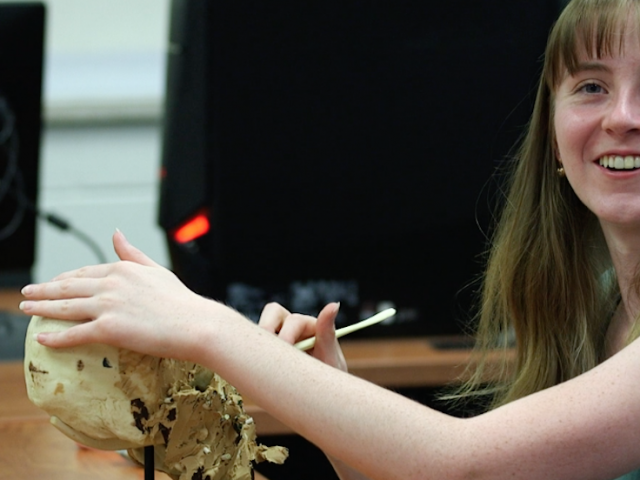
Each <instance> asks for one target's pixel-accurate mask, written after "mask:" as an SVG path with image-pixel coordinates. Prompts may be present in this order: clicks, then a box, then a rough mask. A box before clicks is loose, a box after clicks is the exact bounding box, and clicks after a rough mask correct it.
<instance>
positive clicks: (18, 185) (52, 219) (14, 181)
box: [0, 95, 107, 263]
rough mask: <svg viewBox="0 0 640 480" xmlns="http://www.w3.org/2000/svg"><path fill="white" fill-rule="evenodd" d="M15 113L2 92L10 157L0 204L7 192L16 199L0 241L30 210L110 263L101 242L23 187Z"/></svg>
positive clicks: (4, 140) (4, 145) (2, 141)
mask: <svg viewBox="0 0 640 480" xmlns="http://www.w3.org/2000/svg"><path fill="white" fill-rule="evenodd" d="M15 123H16V122H15V115H14V114H13V111H12V110H11V108H10V107H9V103H8V102H7V100H6V99H5V98H4V97H3V96H2V95H0V152H2V153H3V154H4V156H5V158H6V159H7V166H6V169H5V171H4V173H3V174H2V176H0V205H1V204H2V202H3V200H4V199H5V197H7V195H11V197H13V198H14V200H15V201H16V208H15V211H14V213H13V216H12V217H11V219H10V220H9V222H8V223H7V224H6V225H4V226H2V227H0V241H2V240H5V239H6V238H9V237H10V236H11V235H13V234H14V233H15V232H16V231H17V230H18V228H19V227H20V225H21V224H22V221H23V219H24V216H25V213H26V212H27V210H29V211H31V212H32V213H33V214H34V215H35V216H36V218H39V219H42V220H44V221H46V222H47V223H49V225H52V226H54V227H56V228H58V229H59V230H62V231H65V232H68V233H70V234H71V235H73V236H75V237H76V238H77V239H79V240H80V241H81V242H82V243H84V244H85V245H87V246H88V247H89V249H90V250H91V251H92V252H93V253H94V255H95V256H96V257H97V258H98V261H99V263H107V257H106V256H105V254H104V252H103V251H102V249H101V248H100V246H99V245H98V244H97V243H96V242H95V241H94V240H93V239H92V238H91V237H90V236H89V235H87V234H86V233H84V232H83V231H81V230H78V229H77V228H75V227H73V225H71V223H70V222H69V221H68V220H65V219H64V218H62V217H59V216H58V215H55V214H53V213H49V212H44V211H42V210H40V209H39V208H37V206H36V205H35V203H34V202H33V201H32V200H31V199H30V198H29V197H27V195H26V193H25V191H24V178H23V176H22V172H21V171H20V167H19V165H18V151H19V142H18V134H17V132H16V129H15Z"/></svg>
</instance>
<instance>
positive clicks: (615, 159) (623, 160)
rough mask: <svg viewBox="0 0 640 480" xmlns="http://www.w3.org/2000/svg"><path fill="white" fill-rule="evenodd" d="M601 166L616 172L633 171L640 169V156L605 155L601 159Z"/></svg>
mask: <svg viewBox="0 0 640 480" xmlns="http://www.w3.org/2000/svg"><path fill="white" fill-rule="evenodd" d="M600 166H602V167H607V168H611V169H614V170H633V169H634V168H640V156H632V155H627V156H626V157H623V156H620V155H605V156H604V157H602V158H601V159H600Z"/></svg>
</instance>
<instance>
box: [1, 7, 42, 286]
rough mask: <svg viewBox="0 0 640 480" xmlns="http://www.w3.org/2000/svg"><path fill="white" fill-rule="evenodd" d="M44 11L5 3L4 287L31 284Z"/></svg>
mask: <svg viewBox="0 0 640 480" xmlns="http://www.w3.org/2000/svg"><path fill="white" fill-rule="evenodd" d="M44 24H45V8H44V5H43V4H42V3H35V2H22V3H0V45H2V47H1V48H0V288H3V287H11V288H14V287H20V286H23V285H24V284H26V283H28V282H30V281H31V268H32V267H33V263H34V260H35V236H36V235H35V230H36V216H35V209H34V207H35V205H36V203H37V196H38V172H39V158H40V130H41V111H42V106H41V100H42V63H43V49H44V45H43V44H44V26H45V25H44Z"/></svg>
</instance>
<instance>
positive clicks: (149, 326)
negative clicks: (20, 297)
mask: <svg viewBox="0 0 640 480" xmlns="http://www.w3.org/2000/svg"><path fill="white" fill-rule="evenodd" d="M505 81H508V79H505ZM639 167H640V0H573V1H572V2H571V3H570V4H569V5H568V6H567V8H566V9H565V11H564V12H563V14H562V15H561V17H560V19H559V20H558V23H557V25H556V26H555V28H554V30H553V32H552V33H551V36H550V40H549V44H548V48H547V52H546V58H545V66H544V72H543V76H542V80H541V83H540V87H539V92H538V98H537V102H536V106H535V110H534V112H533V116H532V120H531V123H530V125H529V131H528V134H527V136H526V138H525V139H524V141H523V144H522V147H521V149H520V152H519V155H518V158H517V161H516V162H515V163H514V173H513V176H512V181H511V185H510V190H509V193H508V196H507V199H506V202H505V205H506V207H505V210H504V213H503V215H502V218H501V220H500V225H499V227H498V229H497V231H496V235H495V238H494V245H493V249H492V252H491V255H490V258H489V263H488V267H487V271H486V275H485V279H484V280H485V283H484V291H483V301H482V305H481V313H480V323H479V331H478V336H479V348H481V349H486V348H491V347H494V346H496V345H499V344H501V343H504V342H502V341H501V338H502V336H503V335H504V333H505V332H506V331H507V330H508V329H513V331H515V334H516V341H517V351H518V355H517V360H516V363H515V368H513V369H511V370H508V369H505V374H504V382H503V383H502V384H501V385H499V386H497V387H496V388H494V389H491V390H481V389H480V386H479V385H480V382H479V381H478V379H479V378H481V373H482V372H481V370H482V369H480V371H479V373H478V376H476V377H473V378H472V379H471V381H470V382H469V384H468V385H467V386H466V387H465V388H464V389H463V390H462V391H461V393H460V395H462V396H473V395H480V394H484V393H487V394H491V397H492V398H493V399H494V400H493V405H492V407H493V408H491V409H490V410H489V411H487V412H486V413H483V414H481V415H477V416H475V417H472V418H465V419H460V418H453V417H449V416H447V415H444V414H442V413H439V412H436V411H433V410H430V409H428V408H427V407H424V406H422V405H419V404H417V403H415V402H412V401H410V400H408V399H406V398H403V397H401V396H398V395H396V394H394V393H392V392H390V391H387V390H384V389H382V388H379V387H376V386H374V385H372V384H370V383H367V382H365V381H363V380H361V379H358V378H355V377H352V376H350V375H349V374H348V373H346V372H345V371H343V369H344V360H343V359H342V357H341V353H340V349H339V347H338V346H337V343H336V341H335V338H334V336H333V324H332V322H333V319H334V318H335V313H336V306H335V305H329V306H327V307H326V308H325V310H323V311H322V312H321V314H320V315H319V317H318V319H317V321H316V319H312V318H309V317H302V316H297V315H290V314H289V312H287V311H286V310H284V309H283V308H282V307H280V306H278V305H269V306H267V307H266V309H265V312H264V314H263V318H262V320H261V324H262V325H263V327H264V328H261V327H260V326H256V325H255V324H253V323H251V322H250V321H247V320H246V319H244V318H243V317H242V316H241V315H240V314H238V313H237V312H235V311H233V310H231V309H229V308H227V307H226V306H224V305H221V304H220V303H217V302H214V301H212V300H208V299H205V298H202V297H199V296H198V295H196V294H194V293H193V292H191V291H189V290H188V289H187V288H186V287H185V286H184V285H182V284H181V283H180V282H179V281H178V280H177V279H176V277H175V276H174V275H173V274H171V273H170V272H169V271H167V270H166V269H164V268H162V267H160V266H159V265H157V264H155V263H154V262H153V261H151V260H150V259H149V258H147V257H146V256H145V255H144V254H143V253H142V252H140V251H138V250H136V249H135V248H134V247H133V246H131V245H130V244H129V243H127V241H126V240H125V238H124V236H123V235H122V234H121V233H119V232H117V233H116V234H115V235H114V246H115V249H116V252H117V253H118V255H119V257H120V258H121V259H122V261H121V262H118V263H114V264H109V265H98V266H91V267H85V268H82V269H80V270H77V271H73V272H68V273H65V274H62V275H60V276H59V277H57V278H55V279H54V280H53V281H51V282H48V283H44V284H40V285H30V286H27V287H25V289H24V292H23V293H24V295H25V297H26V300H25V301H24V302H23V303H22V304H21V308H22V309H23V310H24V312H26V313H28V314H37V315H43V316H48V317H54V318H61V319H67V320H70V321H77V322H79V323H78V324H77V325H74V326H72V327H71V328H69V329H68V330H67V331H65V332H62V333H55V334H54V333H52V334H41V335H40V336H39V337H38V341H40V342H41V343H42V344H44V345H47V346H49V347H52V348H60V347H68V346H73V345H78V344H83V343H107V344H111V345H115V346H118V347H122V348H127V349H132V350H136V351H140V352H143V353H146V354H150V355H156V356H163V357H173V358H178V359H184V360H190V361H194V362H198V363H201V364H203V365H205V366H206V367H208V368H211V369H212V370H215V371H217V372H218V373H220V375H221V376H222V377H224V378H225V379H227V380H228V381H230V382H231V383H232V384H234V385H235V386H236V387H238V389H239V390H240V391H241V392H243V393H246V394H247V395H248V396H250V397H251V398H252V399H254V400H255V401H256V402H258V403H259V404H260V405H261V406H262V407H263V408H264V409H266V410H267V411H269V412H270V413H271V414H272V415H274V416H275V417H277V418H278V419H280V420H281V421H283V422H284V423H286V424H288V425H289V426H291V427H292V428H293V429H294V430H295V431H297V432H299V433H300V434H301V435H303V436H305V437H306V438H308V439H309V440H311V441H312V442H314V443H315V444H317V445H318V446H320V448H322V449H323V450H324V451H325V452H326V453H327V454H328V455H329V457H330V458H331V459H332V460H333V461H334V465H336V468H337V470H338V472H339V473H340V475H342V477H343V478H345V479H346V478H371V479H391V478H399V479H403V480H407V479H427V478H434V479H443V478H446V479H457V478H478V479H480V478H487V479H492V480H495V479H501V478H510V479H513V478H523V479H525V478H526V479H536V480H539V479H543V478H545V479H546V478H554V479H573V478H575V479H611V478H616V477H619V476H621V475H623V474H625V473H627V472H632V471H633V470H636V469H639V468H640V448H638V445H640V342H639V341H634V340H633V339H634V338H635V337H636V336H637V330H638V328H639V327H638V325H639V324H640V322H638V321H637V319H638V316H639V314H640V311H639V310H640V299H639V291H640V269H639V266H640V168H639ZM271 332H279V337H280V339H279V338H278V337H277V336H275V335H273V334H272V333H271ZM313 334H317V335H318V336H319V342H318V345H317V347H316V348H315V349H314V356H315V357H316V358H313V357H312V356H309V355H305V354H302V353H301V352H299V351H297V350H296V349H295V348H292V347H291V346H290V345H289V344H288V343H287V342H289V343H290V342H293V341H296V340H299V339H300V338H303V337H307V336H310V335H313ZM281 339H285V340H287V342H284V341H282V340H281ZM318 359H320V360H322V362H321V361H318ZM333 367H342V368H333ZM358 472H360V473H358ZM632 475H633V474H629V476H627V477H625V478H633V477H632ZM638 478H640V477H638Z"/></svg>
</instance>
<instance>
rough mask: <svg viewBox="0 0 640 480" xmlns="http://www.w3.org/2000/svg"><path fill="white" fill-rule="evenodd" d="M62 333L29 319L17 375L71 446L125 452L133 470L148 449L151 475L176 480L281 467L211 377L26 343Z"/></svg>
mask: <svg viewBox="0 0 640 480" xmlns="http://www.w3.org/2000/svg"><path fill="white" fill-rule="evenodd" d="M68 327H69V323H68V322H65V321H60V320H52V319H43V318H41V317H33V318H32V319H31V322H30V324H29V328H28V330H27V336H26V341H25V362H24V365H25V380H26V384H27V393H28V395H29V398H30V399H31V401H32V402H33V403H35V404H36V405H37V406H39V407H40V408H42V409H43V410H45V411H46V412H47V413H49V415H51V417H52V423H53V424H54V425H55V426H56V427H57V428H58V429H59V430H60V431H62V432H63V433H65V434H66V435H67V436H68V437H70V438H72V439H73V440H74V441H76V442H78V443H82V444H85V445H87V446H90V447H93V448H99V449H103V450H121V449H125V448H126V449H129V453H130V456H131V457H132V458H134V459H135V460H137V461H139V462H140V463H142V462H143V459H144V447H145V446H148V445H155V453H156V458H155V462H156V464H155V468H156V469H158V470H162V471H164V472H167V473H168V474H169V475H170V476H171V477H173V478H175V479H177V478H178V477H180V476H181V475H184V474H185V473H187V474H188V475H187V477H186V478H192V477H193V476H194V475H195V476H196V477H194V478H198V475H199V476H200V477H201V478H206V477H207V476H209V477H210V478H214V477H218V476H219V475H221V473H224V474H223V475H222V476H221V477H219V478H229V479H234V480H240V479H245V478H246V479H250V478H251V468H252V467H251V464H252V462H259V461H265V460H266V461H270V462H274V463H282V462H284V460H285V459H286V457H287V454H288V453H287V451H286V449H285V448H283V447H265V446H263V445H258V444H257V443H256V441H255V439H256V432H255V424H254V422H253V419H252V418H251V417H250V416H249V415H247V414H246V413H245V412H244V410H243V408H242V397H241V396H240V394H238V392H237V391H236V389H235V388H234V387H233V386H231V385H229V384H228V383H227V382H225V381H224V380H223V379H221V378H220V377H219V376H218V375H216V374H215V373H213V372H211V371H209V370H206V369H204V368H203V367H201V366H199V365H196V364H192V363H187V362H178V361H175V360H171V359H162V358H157V357H151V356H148V355H141V354H138V353H135V352H131V351H126V350H120V349H116V348H114V347H110V346H107V345H96V344H93V345H85V346H81V347H73V348H67V349H50V348H47V347H44V346H42V345H40V344H39V343H38V342H37V341H36V340H35V339H34V334H36V333H39V332H44V331H49V332H51V331H60V330H64V329H66V328H68ZM183 478H184V477H183Z"/></svg>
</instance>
